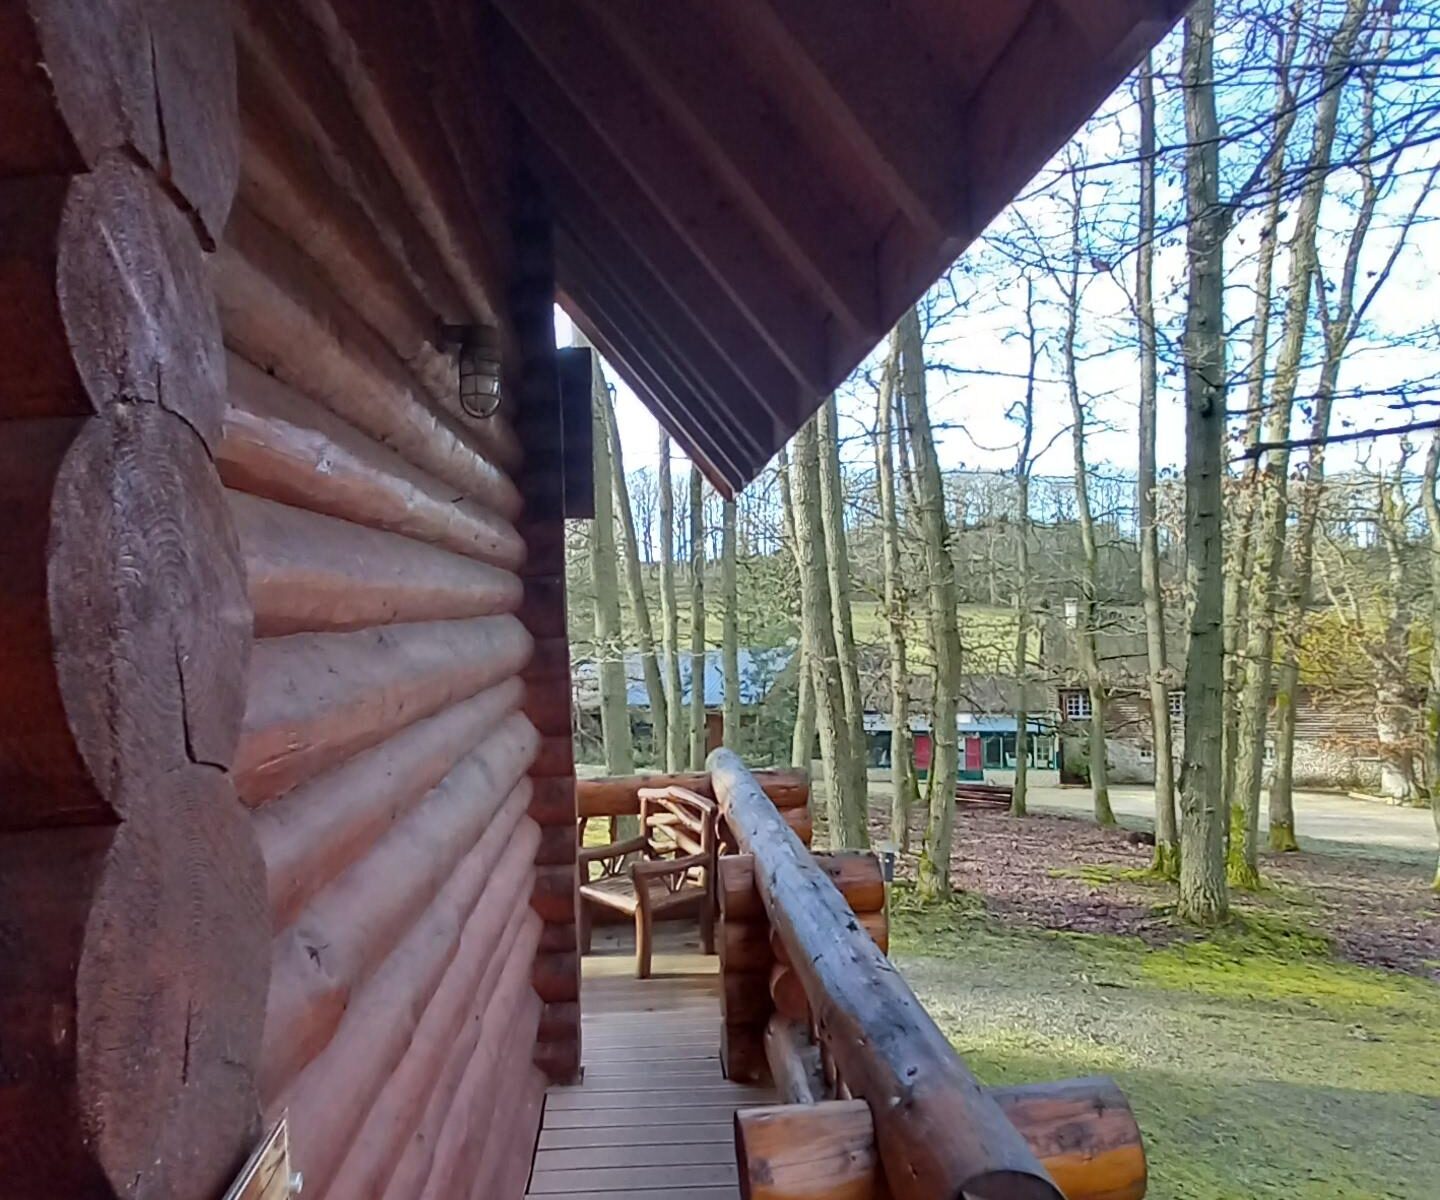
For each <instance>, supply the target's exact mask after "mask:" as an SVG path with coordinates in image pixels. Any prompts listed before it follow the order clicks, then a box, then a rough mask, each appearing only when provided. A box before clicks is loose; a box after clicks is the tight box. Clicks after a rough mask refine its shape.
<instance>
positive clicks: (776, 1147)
mask: <svg viewBox="0 0 1440 1200" xmlns="http://www.w3.org/2000/svg"><path fill="white" fill-rule="evenodd" d="M735 1158H736V1165H737V1166H738V1167H739V1171H740V1180H741V1183H740V1187H741V1191H742V1193H743V1194H744V1195H745V1196H746V1197H748V1198H749V1200H801V1198H802V1197H803V1198H804V1200H872V1198H873V1197H876V1196H880V1195H883V1194H884V1192H883V1190H882V1189H881V1187H880V1186H879V1182H878V1175H879V1158H878V1155H877V1154H876V1151H875V1127H874V1124H873V1123H872V1121H871V1119H870V1106H869V1105H867V1104H866V1103H865V1101H863V1100H827V1101H824V1102H823V1103H820V1104H776V1105H770V1106H768V1107H765V1108H742V1109H740V1110H738V1111H737V1112H736V1113H735ZM895 1194H896V1195H905V1194H907V1193H905V1192H904V1191H897V1192H896V1193H895ZM974 1194H975V1195H985V1196H989V1195H994V1196H996V1197H999V1196H1009V1195H1010V1193H1008V1192H999V1191H996V1192H991V1191H990V1190H988V1189H986V1190H985V1191H982V1192H976V1193H974ZM1015 1194H1016V1195H1019V1193H1015ZM937 1195H939V1194H938V1193H937ZM956 1200H958V1197H957V1198H956Z"/></svg>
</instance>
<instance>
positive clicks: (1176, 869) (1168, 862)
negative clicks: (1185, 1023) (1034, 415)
mask: <svg viewBox="0 0 1440 1200" xmlns="http://www.w3.org/2000/svg"><path fill="white" fill-rule="evenodd" d="M1155 236H1156V227H1155V79H1154V74H1153V68H1152V65H1151V60H1150V58H1149V57H1148V56H1147V57H1146V59H1145V63H1144V65H1143V66H1142V67H1141V69H1140V232H1139V238H1140V254H1139V260H1138V265H1137V268H1136V278H1135V308H1136V315H1137V317H1138V321H1139V327H1140V328H1139V333H1140V414H1139V417H1140V419H1139V425H1140V471H1139V479H1138V481H1137V483H1136V491H1137V492H1138V493H1139V497H1138V498H1139V509H1140V513H1139V515H1140V585H1141V589H1142V592H1143V594H1144V600H1145V651H1146V656H1147V658H1148V660H1149V661H1148V665H1149V669H1150V679H1149V684H1150V730H1151V736H1152V739H1153V743H1154V749H1155V860H1154V869H1155V871H1156V872H1157V873H1158V874H1160V875H1162V876H1164V877H1165V878H1167V879H1175V878H1178V877H1179V874H1180V831H1179V830H1178V829H1177V828H1176V825H1175V758H1174V749H1173V747H1172V744H1171V740H1172V739H1171V736H1170V734H1171V726H1170V665H1169V663H1168V662H1167V661H1166V652H1165V597H1164V593H1163V591H1162V590H1161V586H1160V530H1159V522H1158V520H1157V517H1156V495H1155V489H1156V477H1155V409H1156V396H1157V392H1158V390H1159V388H1158V354H1157V349H1156V344H1155V278H1154V275H1155Z"/></svg>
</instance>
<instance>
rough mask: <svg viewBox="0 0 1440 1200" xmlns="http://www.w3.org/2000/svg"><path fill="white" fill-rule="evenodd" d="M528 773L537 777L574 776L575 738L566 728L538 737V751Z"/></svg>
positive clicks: (561, 777)
mask: <svg viewBox="0 0 1440 1200" xmlns="http://www.w3.org/2000/svg"><path fill="white" fill-rule="evenodd" d="M530 774H532V775H534V776H535V777H536V778H537V779H539V778H545V779H570V780H573V779H574V778H575V740H574V738H573V737H572V736H571V735H570V733H569V731H568V730H567V731H566V732H565V733H550V734H546V735H545V736H544V737H542V738H541V739H540V752H539V753H538V754H537V755H536V756H535V763H534V765H533V766H532V767H531V768H530Z"/></svg>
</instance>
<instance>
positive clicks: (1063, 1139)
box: [988, 1076, 1147, 1200]
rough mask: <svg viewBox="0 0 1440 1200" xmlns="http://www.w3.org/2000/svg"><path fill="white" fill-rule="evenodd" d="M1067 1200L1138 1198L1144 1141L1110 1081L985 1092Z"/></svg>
mask: <svg viewBox="0 0 1440 1200" xmlns="http://www.w3.org/2000/svg"><path fill="white" fill-rule="evenodd" d="M988 1091H989V1093H990V1095H991V1097H993V1098H994V1100H995V1102H996V1103H997V1104H999V1106H1000V1110H1001V1111H1002V1112H1003V1113H1004V1114H1005V1115H1006V1116H1007V1117H1009V1118H1010V1121H1011V1123H1012V1124H1013V1125H1014V1126H1015V1128H1016V1129H1018V1130H1019V1131H1020V1134H1021V1136H1022V1137H1024V1139H1025V1141H1026V1142H1027V1143H1029V1145H1030V1148H1031V1149H1032V1150H1033V1151H1034V1152H1035V1155H1036V1157H1037V1158H1039V1159H1040V1161H1041V1162H1042V1163H1044V1164H1045V1169H1046V1170H1047V1171H1049V1172H1050V1175H1051V1177H1052V1178H1053V1179H1054V1180H1055V1183H1056V1185H1057V1186H1058V1187H1059V1188H1060V1190H1061V1191H1062V1192H1064V1193H1065V1196H1066V1198H1067V1200H1142V1197H1143V1196H1144V1195H1145V1188H1146V1177H1147V1168H1146V1163H1145V1143H1144V1141H1143V1139H1142V1138H1141V1136H1140V1126H1139V1124H1138V1123H1137V1122H1136V1120H1135V1114H1134V1113H1133V1112H1132V1111H1131V1109H1130V1102H1129V1101H1128V1100H1126V1098H1125V1093H1124V1092H1123V1091H1121V1090H1120V1087H1119V1085H1118V1084H1116V1083H1115V1081H1114V1080H1113V1079H1109V1078H1106V1077H1104V1076H1094V1077H1091V1078H1085V1079H1062V1080H1060V1081H1058V1082H1055V1083H1033V1084H1022V1085H1020V1086H1016V1087H995V1088H990V1089H988Z"/></svg>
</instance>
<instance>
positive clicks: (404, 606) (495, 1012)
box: [0, 0, 579, 1200]
mask: <svg viewBox="0 0 1440 1200" xmlns="http://www.w3.org/2000/svg"><path fill="white" fill-rule="evenodd" d="M472 9H473V6H467V5H463V4H458V3H452V0H429V3H427V4H417V5H414V6H411V5H402V6H397V5H390V4H384V3H380V2H379V0H374V2H372V0H347V2H346V3H344V4H337V5H335V6H334V7H333V8H332V6H331V4H330V3H329V2H328V0H297V2H296V3H294V4H284V5H278V4H273V3H271V2H270V0H237V2H236V3H235V4H233V5H231V4H227V3H224V2H222V0H213V2H209V0H207V2H204V3H200V2H196V0H110V2H109V3H107V4H105V5H78V6H77V5H73V4H65V3H60V2H58V0H28V2H25V3H14V4H10V5H6V6H4V7H3V8H0V112H3V113H4V114H5V120H4V122H0V418H3V419H0V499H3V501H4V504H5V512H6V518H7V519H6V522H5V523H4V527H3V529H0V578H3V580H4V582H3V584H0V589H3V590H0V661H3V667H4V669H3V673H0V1045H3V1053H0V1180H3V1181H4V1182H3V1184H0V1192H3V1194H4V1195H5V1196H6V1197H7V1200H9V1198H13V1200H31V1198H32V1197H33V1198H36V1200H38V1198H41V1197H43V1198H44V1200H58V1198H62V1197H63V1198H71V1197H75V1198H78V1197H82V1196H83V1197H86V1198H87V1200H88V1198H90V1197H120V1196H124V1197H134V1198H137V1200H139V1198H144V1200H201V1198H203V1197H215V1196H218V1195H220V1194H222V1193H223V1192H224V1190H225V1188H226V1187H227V1185H228V1184H229V1183H230V1181H231V1179H232V1178H233V1177H234V1175H235V1173H236V1171H237V1170H238V1168H239V1167H240V1165H241V1163H242V1162H243V1161H244V1159H245V1157H246V1156H247V1155H248V1154H249V1152H250V1151H251V1150H252V1149H253V1148H254V1147H255V1146H256V1145H257V1144H258V1142H259V1140H260V1138H261V1137H262V1135H263V1133H264V1132H265V1130H266V1129H268V1128H269V1127H270V1126H271V1125H272V1124H273V1123H274V1122H275V1121H277V1120H278V1119H279V1118H280V1116H281V1115H282V1113H288V1120H289V1126H290V1145H291V1151H292V1159H293V1166H294V1167H295V1168H296V1169H298V1170H300V1171H302V1172H303V1173H304V1176H305V1195H306V1197H307V1200H308V1198H309V1197H312V1196H319V1197H330V1198H332V1200H351V1198H353V1197H367V1198H372V1197H373V1198H380V1197H392V1198H395V1200H414V1198H419V1197H426V1198H434V1200H442V1198H443V1200H449V1198H451V1197H466V1196H472V1197H486V1198H487V1200H488V1198H490V1197H497V1198H500V1200H506V1198H508V1197H518V1196H519V1195H520V1194H521V1193H522V1192H523V1190H524V1183H525V1178H526V1175H527V1174H528V1169H529V1162H530V1151H531V1147H532V1146H533V1141H534V1132H535V1128H536V1126H537V1125H538V1117H539V1108H540V1104H541V1102H542V1098H543V1091H544V1086H545V1083H546V1074H545V1071H544V1070H542V1069H541V1066H539V1065H537V1063H539V1064H544V1067H545V1069H547V1070H549V1071H550V1072H551V1073H552V1074H555V1075H556V1076H557V1077H560V1076H566V1075H568V1074H573V1072H574V1070H575V1064H577V1063H578V1055H579V1050H578V1011H577V1005H576V1000H577V999H578V964H577V961H576V959H575V955H574V931H573V901H571V911H570V914H569V917H568V919H567V915H566V912H565V903H564V897H563V895H562V892H561V890H557V889H563V886H564V881H565V879H566V878H571V879H573V871H574V867H573V859H574V850H573V841H574V786H573V775H572V772H571V768H570V766H569V759H568V753H567V752H566V751H565V749H564V748H562V746H561V742H562V740H565V741H566V742H567V744H568V727H569V713H568V686H564V687H562V686H561V684H562V683H563V680H564V674H565V671H566V669H567V666H568V647H567V646H566V645H565V639H564V621H563V615H564V614H563V605H564V594H563V587H558V586H557V582H558V580H559V570H558V567H556V566H555V564H556V563H558V562H559V561H560V559H558V558H555V557H554V555H556V554H558V553H559V549H560V545H561V543H560V541H559V536H560V533H561V531H562V525H561V510H560V509H558V508H556V507H555V505H554V503H553V502H552V498H553V497H554V496H556V495H558V494H559V491H560V490H561V489H560V478H559V477H560V473H561V471H562V469H563V462H562V458H561V456H560V447H559V446H558V445H556V444H555V443H554V437H555V434H554V430H553V425H554V421H553V419H552V418H553V412H554V409H555V407H556V392H555V389H554V386H553V384H554V377H555V371H554V346H553V332H552V331H551V328H550V313H551V309H550V305H551V304H552V302H553V295H554V289H553V282H552V279H551V275H552V272H551V270H550V268H549V266H548V249H547V247H548V228H547V227H546V225H545V221H546V218H545V217H544V214H543V210H540V211H538V212H537V211H536V210H534V209H533V206H532V211H531V215H530V216H528V217H527V216H526V215H525V214H524V213H523V212H521V211H517V210H516V209H515V202H514V201H513V200H512V194H513V193H514V192H515V189H514V188H513V186H512V182H513V181H512V178H511V173H510V167H509V162H510V161H511V159H510V147H509V138H510V131H509V125H508V121H509V118H508V114H507V113H506V112H505V110H504V106H503V105H502V104H500V103H499V102H498V100H496V98H495V97H494V96H493V95H487V94H486V93H485V91H484V80H485V77H486V73H485V72H483V71H481V72H472V73H470V74H469V75H463V73H459V72H456V71H455V70H454V63H453V62H452V61H450V60H449V59H448V58H447V57H446V53H447V52H448V50H449V48H450V45H451V43H452V42H453V43H455V44H458V45H475V44H477V43H476V40H475V34H476V30H475V29H474V28H473V27H472V26H468V25H466V24H465V22H466V21H467V20H468V19H470V18H469V17H467V13H470V12H471V10H472ZM442 14H449V15H450V16H452V17H453V18H454V20H455V21H456V22H457V24H456V27H455V29H454V30H452V31H451V32H452V34H453V35H454V36H452V38H451V39H450V41H447V40H446V38H444V37H442V36H441V34H440V30H439V28H438V25H437V20H438V18H439V16H440V15H442ZM422 51H424V52H422ZM422 64H424V65H423V67H422ZM422 72H423V75H422ZM520 194H521V195H523V189H522V191H521V193H520ZM526 230H529V231H530V233H529V234H525V231H526ZM522 234H524V235H525V236H522ZM527 238H528V243H529V244H531V245H532V246H533V247H535V248H536V249H537V250H538V258H533V261H532V262H531V263H530V265H526V263H525V262H524V261H522V258H521V257H520V256H519V255H517V253H516V247H517V246H518V247H523V246H525V245H526V244H527ZM527 298H528V300H527ZM527 303H528V307H527ZM512 304H513V307H514V309H515V311H514V312H513V313H512V311H511V309H512ZM522 317H523V318H524V319H521V318H522ZM442 326H452V327H453V326H460V327H470V328H471V329H473V330H476V331H477V333H476V335H475V344H476V345H478V346H480V347H482V348H484V347H489V348H491V349H492V350H493V351H494V354H495V355H496V356H498V358H499V360H500V361H499V364H498V366H499V369H501V370H503V372H504V373H505V375H506V377H507V380H508V381H509V383H510V387H509V388H508V389H507V394H506V400H505V403H504V406H503V407H502V409H501V410H500V412H499V413H498V415H496V416H494V417H492V418H489V419H486V420H475V419H472V418H470V417H468V416H467V415H465V414H464V413H463V412H462V411H460V410H459V408H458V387H457V372H456V352H455V348H454V346H453V345H452V344H450V340H449V339H448V338H447V337H446V336H442V334H441V330H442ZM517 332H524V334H525V338H524V342H523V345H522V343H521V340H520V339H519V338H518V337H517ZM547 381H548V382H547ZM531 402H533V403H535V404H536V405H537V406H539V407H538V408H537V411H536V412H534V413H526V412H525V411H524V405H525V404H528V403H531ZM546 406H548V408H547V407H546ZM522 462H523V463H525V464H526V465H524V466H523V468H522ZM522 530H523V533H522ZM527 539H533V541H534V545H533V552H531V549H530V548H527V544H526V543H527ZM527 555H528V565H527ZM547 556H548V557H547ZM522 573H523V576H524V577H523V578H522ZM522 606H523V607H524V609H525V615H524V617H523V618H522V617H521V616H520V615H518V614H519V613H520V612H521V609H522ZM537 646H538V647H539V648H540V650H541V651H542V653H540V654H539V655H538V656H536V654H535V651H536V648H537ZM532 718H533V719H532ZM537 726H538V728H537ZM562 734H563V735H564V738H563V739H562ZM542 735H543V736H542ZM567 806H568V813H569V816H568V819H567V817H566V812H567ZM567 825H568V829H569V840H570V843H571V844H570V846H569V847H568V849H567V847H566V846H565V844H564V838H563V837H561V836H559V835H558V834H557V832H556V831H557V830H559V829H561V828H562V827H565V826H567ZM567 854H568V857H567ZM542 995H543V997H544V998H543V999H542Z"/></svg>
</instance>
